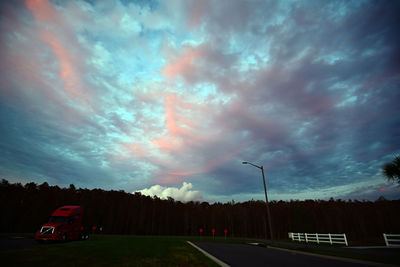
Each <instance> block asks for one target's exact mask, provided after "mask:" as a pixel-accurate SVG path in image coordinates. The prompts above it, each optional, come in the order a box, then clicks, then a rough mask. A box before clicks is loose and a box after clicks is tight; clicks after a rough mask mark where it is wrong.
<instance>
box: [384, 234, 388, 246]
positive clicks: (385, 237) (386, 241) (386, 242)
mask: <svg viewBox="0 0 400 267" xmlns="http://www.w3.org/2000/svg"><path fill="white" fill-rule="evenodd" d="M383 238H384V239H385V244H386V246H387V247H388V246H389V242H388V240H387V236H386V234H383Z"/></svg>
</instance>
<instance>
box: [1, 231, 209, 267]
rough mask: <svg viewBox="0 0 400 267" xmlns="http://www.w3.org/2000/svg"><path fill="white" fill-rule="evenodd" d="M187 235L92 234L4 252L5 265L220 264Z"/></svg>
mask: <svg viewBox="0 0 400 267" xmlns="http://www.w3.org/2000/svg"><path fill="white" fill-rule="evenodd" d="M186 240H188V238H185V237H164V236H163V237H149V236H146V237H144V236H143V237H142V236H115V235H97V236H96V235H94V236H93V235H92V236H91V237H90V239H89V240H87V241H73V242H66V243H52V244H44V245H38V246H35V247H31V248H24V249H12V250H3V251H0V259H1V260H0V262H1V265H2V266H217V265H216V264H215V263H214V262H213V261H211V260H210V259H208V258H207V257H205V256H204V255H203V254H202V253H200V252H199V251H197V250H196V249H195V248H193V247H192V246H190V245H189V244H187V243H186Z"/></svg>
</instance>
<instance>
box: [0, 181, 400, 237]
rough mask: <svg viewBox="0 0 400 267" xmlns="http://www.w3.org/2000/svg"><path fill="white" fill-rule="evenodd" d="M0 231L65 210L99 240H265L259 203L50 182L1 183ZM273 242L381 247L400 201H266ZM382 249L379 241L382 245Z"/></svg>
mask: <svg viewBox="0 0 400 267" xmlns="http://www.w3.org/2000/svg"><path fill="white" fill-rule="evenodd" d="M0 198H1V201H0V207H1V210H2V216H0V229H1V231H2V232H35V231H37V230H38V229H39V228H40V226H41V225H42V224H43V223H44V222H46V221H47V219H48V218H49V217H50V215H51V213H52V212H53V211H54V210H55V209H57V208H58V207H60V206H63V205H82V206H84V207H85V216H84V221H85V224H86V225H87V226H89V227H92V226H96V227H97V229H100V227H101V229H102V233H104V234H132V235H190V236H195V235H199V229H200V228H202V229H204V232H203V233H202V235H203V236H205V235H212V233H211V229H215V235H216V236H223V235H224V230H225V229H226V230H228V234H227V235H228V236H229V237H252V238H265V237H266V232H267V230H266V229H267V227H266V226H267V219H266V206H265V202H263V201H254V200H251V201H246V202H242V203H235V202H234V201H232V202H228V203H214V204H210V203H207V202H202V203H201V202H188V203H182V202H180V201H175V200H174V199H172V198H169V199H167V200H162V199H160V198H158V197H149V196H144V195H142V194H140V193H134V194H130V193H126V192H124V191H113V190H111V191H105V190H102V189H92V190H89V189H82V188H79V189H76V188H75V186H74V185H70V186H69V188H60V187H58V186H50V185H49V184H48V183H43V184H40V185H37V184H35V183H27V184H25V185H22V184H20V183H14V184H13V183H9V182H8V181H7V180H4V179H3V180H2V181H1V184H0ZM270 210H271V219H272V228H273V232H274V238H275V239H287V238H288V232H302V233H346V235H347V238H348V239H349V240H350V242H351V241H354V242H357V241H362V242H378V241H379V242H380V241H382V240H383V239H382V233H399V232H400V229H399V227H398V225H399V221H400V220H399V219H400V213H399V212H398V211H399V210H400V200H391V201H389V200H386V199H384V198H383V197H381V198H379V199H378V200H377V201H375V202H371V201H358V200H347V201H344V200H340V199H338V200H334V199H330V200H328V201H326V200H304V201H299V200H291V201H272V202H270ZM382 242H383V241H382Z"/></svg>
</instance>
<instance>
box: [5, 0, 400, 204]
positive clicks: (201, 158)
mask: <svg viewBox="0 0 400 267" xmlns="http://www.w3.org/2000/svg"><path fill="white" fill-rule="evenodd" d="M398 14H400V2H399V1H385V0H380V1H362V0H356V1H348V0H345V1H335V0H334V1H324V0H322V1H320V0H314V1H267V0H265V1H264V0H263V1H257V0H252V1H245V0H240V1H239V0H215V1H212V0H201V1H199V0H192V1H190V0H189V1H186V0H182V1H177V0H165V1H145V0H137V1H127V0H115V1H114V0H109V1H108V0H107V1H106V0H104V1H59V0H58V1H56V0H55V1H49V0H26V1H18V0H17V1H14V0H13V1H1V2H0V58H1V64H0V68H1V71H0V177H1V178H2V179H6V180H8V181H10V182H19V183H22V184H24V183H27V182H35V183H38V184H41V183H43V182H48V183H49V184H50V185H58V186H61V187H68V186H69V185H70V184H74V185H75V186H76V187H78V188H79V187H81V188H89V189H92V188H102V189H105V190H124V191H126V192H138V191H139V192H141V193H142V194H146V195H157V196H159V197H161V198H167V197H173V198H175V199H177V200H181V201H190V200H194V201H209V202H227V201H232V200H234V201H236V202H238V201H240V202H242V201H247V200H251V199H254V200H263V199H264V190H263V182H262V175H261V171H260V169H258V168H255V167H253V166H251V165H243V164H242V161H248V162H251V163H253V164H255V165H257V166H263V168H264V172H265V177H266V183H267V190H268V197H269V199H270V200H290V199H300V200H301V199H329V198H331V197H333V198H335V199H339V198H341V199H344V200H347V199H359V200H376V199H377V198H378V197H379V196H384V197H385V198H387V199H400V185H398V184H396V183H393V182H388V181H387V180H386V179H385V178H384V176H383V174H382V165H383V164H384V163H386V162H390V161H391V160H393V159H394V157H395V156H396V155H399V154H400V138H399V137H400V109H399V103H400V34H399V25H400V16H399V15H398Z"/></svg>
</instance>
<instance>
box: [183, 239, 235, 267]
mask: <svg viewBox="0 0 400 267" xmlns="http://www.w3.org/2000/svg"><path fill="white" fill-rule="evenodd" d="M186 242H187V243H189V245H191V246H193V247H194V248H196V249H197V250H198V251H200V252H201V253H203V254H204V255H206V256H207V257H208V258H210V259H211V260H212V261H214V262H215V263H216V264H218V265H219V266H222V267H230V265H228V264H226V263H225V262H223V261H221V260H219V259H217V258H216V257H214V256H213V255H211V254H209V253H207V252H206V251H205V250H203V249H201V248H199V247H198V246H196V245H195V244H193V243H192V242H190V241H186Z"/></svg>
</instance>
